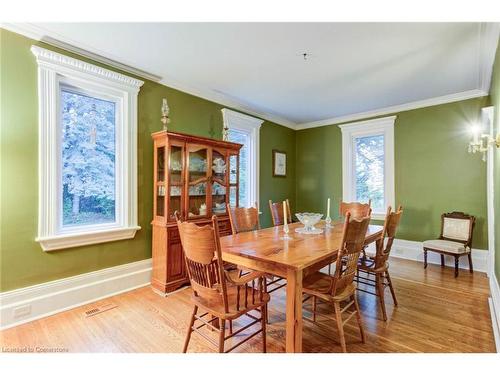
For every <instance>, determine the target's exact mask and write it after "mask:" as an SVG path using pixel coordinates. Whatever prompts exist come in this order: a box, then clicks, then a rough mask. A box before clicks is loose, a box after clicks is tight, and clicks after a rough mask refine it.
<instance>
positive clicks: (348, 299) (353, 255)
mask: <svg viewBox="0 0 500 375" xmlns="http://www.w3.org/2000/svg"><path fill="white" fill-rule="evenodd" d="M369 223H370V216H366V217H364V218H361V219H360V220H357V219H351V213H350V212H347V213H346V217H345V222H344V231H343V234H342V242H341V245H340V249H339V252H338V255H337V258H336V260H335V272H334V274H333V275H330V274H326V273H322V272H320V271H318V272H316V273H313V274H311V275H309V276H307V277H305V278H304V279H303V292H304V294H306V295H307V297H306V300H307V299H310V298H311V297H312V310H311V312H312V321H313V322H316V316H317V315H323V316H326V317H328V318H330V319H333V320H335V321H336V322H337V329H338V332H339V337H340V345H341V347H342V351H343V352H344V353H345V352H347V348H346V342H345V335H344V325H345V324H346V323H347V322H348V321H349V320H350V319H351V318H352V317H353V316H356V319H357V321H358V327H359V333H360V335H361V341H362V342H363V343H364V342H365V333H364V330H363V322H362V319H361V314H360V311H359V305H358V301H357V298H356V286H355V284H354V276H355V275H356V267H357V264H358V259H359V255H360V254H361V250H362V249H363V246H364V243H365V236H366V231H367V229H368V225H369ZM317 300H319V301H322V302H326V303H327V304H329V305H331V306H333V310H334V314H335V317H334V318H333V317H331V316H329V315H325V314H319V313H318V312H317V302H318V301H317ZM342 303H345V305H344V306H343V307H342V306H341V304H342ZM349 309H350V311H348V310H349ZM345 312H349V313H350V314H349V316H348V317H347V318H346V319H345V320H343V319H342V314H343V313H345ZM306 319H307V318H306Z"/></svg>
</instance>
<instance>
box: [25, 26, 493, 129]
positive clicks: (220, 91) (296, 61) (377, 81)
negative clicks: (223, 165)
mask: <svg viewBox="0 0 500 375" xmlns="http://www.w3.org/2000/svg"><path fill="white" fill-rule="evenodd" d="M25 26H26V27H28V28H31V30H32V31H33V30H36V33H37V34H38V35H39V36H40V37H41V39H43V38H46V37H49V38H53V39H57V40H59V41H62V42H65V43H68V44H71V45H73V46H76V47H79V48H81V49H84V50H87V51H90V52H92V53H95V54H98V55H101V56H103V57H105V58H108V59H112V60H115V61H117V62H120V63H123V64H126V65H129V66H131V67H134V68H137V69H140V70H143V71H146V72H148V73H151V74H154V75H157V76H160V77H161V82H162V83H164V84H166V85H167V86H173V87H175V88H179V89H181V90H183V91H187V92H190V93H193V94H196V95H200V96H203V97H206V98H209V99H212V100H216V101H219V102H221V103H222V104H225V105H231V106H235V107H237V108H240V109H249V110H251V111H250V112H252V113H254V114H260V115H261V117H264V118H267V119H271V120H274V121H276V122H278V123H282V124H284V125H288V126H291V127H294V125H295V124H304V123H311V122H318V121H319V122H322V121H323V122H324V121H327V122H328V121H332V119H338V118H349V116H353V115H356V114H359V113H364V112H370V111H375V110H379V109H382V108H387V107H393V106H399V105H401V104H405V103H412V102H415V101H422V100H428V99H431V98H436V97H441V96H444V95H451V94H457V93H462V92H467V93H470V92H472V93H473V95H472V96H474V93H476V94H477V93H479V94H477V95H481V93H482V94H484V92H485V91H486V92H487V91H488V88H489V78H490V77H489V74H491V64H492V61H493V57H494V52H495V51H494V47H492V43H491V39H492V38H491V35H490V34H491V32H490V34H488V31H487V30H488V28H491V25H486V24H480V23H35V24H29V25H25ZM493 27H495V28H497V25H494V26H493ZM495 30H496V29H495ZM488 35H489V36H488ZM496 41H498V34H496ZM494 45H495V46H496V43H495V44H494ZM486 48H489V49H491V48H493V51H492V52H491V51H489V50H486ZM303 52H306V53H308V54H310V57H309V58H308V59H307V60H306V61H304V59H303V57H302V53H303ZM488 69H489V74H488ZM487 86H488V87H487ZM471 90H475V91H471ZM478 90H481V91H478ZM477 95H476V96H477ZM325 119H330V120H325Z"/></svg>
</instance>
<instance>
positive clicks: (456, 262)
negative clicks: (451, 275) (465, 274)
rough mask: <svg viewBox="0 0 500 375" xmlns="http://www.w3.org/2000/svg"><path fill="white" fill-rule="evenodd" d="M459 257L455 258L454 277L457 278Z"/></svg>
mask: <svg viewBox="0 0 500 375" xmlns="http://www.w3.org/2000/svg"><path fill="white" fill-rule="evenodd" d="M459 259H460V257H458V256H455V277H457V276H458V261H459Z"/></svg>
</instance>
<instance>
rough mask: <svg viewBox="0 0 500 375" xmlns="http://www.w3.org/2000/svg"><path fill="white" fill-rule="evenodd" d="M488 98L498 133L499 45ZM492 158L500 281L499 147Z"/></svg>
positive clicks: (499, 93) (499, 277) (497, 261)
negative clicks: (493, 107) (492, 108)
mask: <svg viewBox="0 0 500 375" xmlns="http://www.w3.org/2000/svg"><path fill="white" fill-rule="evenodd" d="M499 45H500V44H499ZM490 99H491V105H493V106H495V113H494V116H493V121H494V129H495V131H494V133H495V134H500V47H498V46H497V52H496V55H495V63H494V65H493V74H492V77H491V89H490ZM494 160H495V161H494V172H493V173H494V192H493V196H494V209H495V275H496V277H497V280H498V281H499V282H500V149H497V150H496V152H495V159H494Z"/></svg>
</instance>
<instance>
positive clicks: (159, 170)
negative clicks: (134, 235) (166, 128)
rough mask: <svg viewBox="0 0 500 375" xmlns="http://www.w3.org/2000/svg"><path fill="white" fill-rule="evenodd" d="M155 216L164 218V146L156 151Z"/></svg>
mask: <svg viewBox="0 0 500 375" xmlns="http://www.w3.org/2000/svg"><path fill="white" fill-rule="evenodd" d="M156 216H165V146H162V147H158V148H157V150H156Z"/></svg>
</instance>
